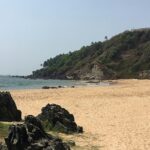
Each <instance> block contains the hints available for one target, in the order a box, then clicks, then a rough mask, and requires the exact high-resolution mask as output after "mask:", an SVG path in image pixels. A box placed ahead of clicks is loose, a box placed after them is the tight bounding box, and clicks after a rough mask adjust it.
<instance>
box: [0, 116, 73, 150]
mask: <svg viewBox="0 0 150 150" xmlns="http://www.w3.org/2000/svg"><path fill="white" fill-rule="evenodd" d="M5 143H6V145H7V149H8V150H70V147H69V146H68V145H67V144H66V143H63V142H62V140H61V139H59V138H55V137H52V136H51V135H48V134H47V133H46V132H45V131H44V130H43V127H42V125H41V122H40V121H39V120H38V119H37V118H35V117H33V116H27V117H26V118H25V123H24V124H18V125H12V126H10V128H9V134H8V137H7V138H5ZM6 145H1V146H0V148H1V149H2V150H5V149H4V148H6Z"/></svg>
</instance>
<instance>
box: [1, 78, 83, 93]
mask: <svg viewBox="0 0 150 150" xmlns="http://www.w3.org/2000/svg"><path fill="white" fill-rule="evenodd" d="M78 85H81V83H80V82H79V81H72V80H42V79H36V80H33V79H23V78H18V77H17V78H16V77H11V76H0V90H11V89H39V88H42V86H67V87H70V86H78Z"/></svg>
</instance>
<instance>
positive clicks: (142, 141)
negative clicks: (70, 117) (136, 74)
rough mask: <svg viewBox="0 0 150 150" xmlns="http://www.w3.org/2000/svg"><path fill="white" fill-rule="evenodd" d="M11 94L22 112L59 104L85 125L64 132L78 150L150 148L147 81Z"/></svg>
mask: <svg viewBox="0 0 150 150" xmlns="http://www.w3.org/2000/svg"><path fill="white" fill-rule="evenodd" d="M11 94H12V96H13V98H14V100H15V102H16V104H17V107H18V108H19V109H20V110H22V113H23V116H25V115H28V114H33V115H37V114H38V113H40V110H41V107H43V106H45V105H46V104H47V103H56V104H60V105H61V106H62V107H64V108H66V109H68V110H69V111H70V112H71V113H73V114H74V116H75V120H76V122H77V123H78V124H79V125H81V126H83V127H84V131H85V132H84V133H83V134H80V135H76V134H75V135H63V134H61V136H62V137H63V138H64V139H72V140H75V142H76V145H77V146H76V147H74V149H81V150H88V149H89V150H90V149H91V150H98V149H100V150H150V81H149V80H118V81H117V84H114V85H112V86H105V87H80V88H74V89H73V88H64V89H49V90H42V89H41V90H17V91H11Z"/></svg>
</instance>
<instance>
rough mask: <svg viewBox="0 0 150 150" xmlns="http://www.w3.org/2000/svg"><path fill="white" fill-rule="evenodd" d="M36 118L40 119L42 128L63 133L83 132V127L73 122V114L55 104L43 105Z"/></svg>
mask: <svg viewBox="0 0 150 150" xmlns="http://www.w3.org/2000/svg"><path fill="white" fill-rule="evenodd" d="M37 118H39V119H40V120H41V121H42V124H43V126H44V128H46V129H48V130H55V131H58V132H64V133H74V132H77V133H82V132H83V128H82V127H80V126H77V124H76V123H75V120H74V116H73V115H72V114H70V113H69V112H68V111H67V110H66V109H64V108H62V107H61V106H59V105H56V104H48V105H46V106H45V107H43V108H42V112H41V114H39V115H38V116H37Z"/></svg>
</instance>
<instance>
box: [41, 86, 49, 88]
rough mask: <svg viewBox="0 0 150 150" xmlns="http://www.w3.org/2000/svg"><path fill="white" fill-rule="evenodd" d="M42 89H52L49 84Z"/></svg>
mask: <svg viewBox="0 0 150 150" xmlns="http://www.w3.org/2000/svg"><path fill="white" fill-rule="evenodd" d="M42 89H50V87H49V86H43V87H42Z"/></svg>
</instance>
